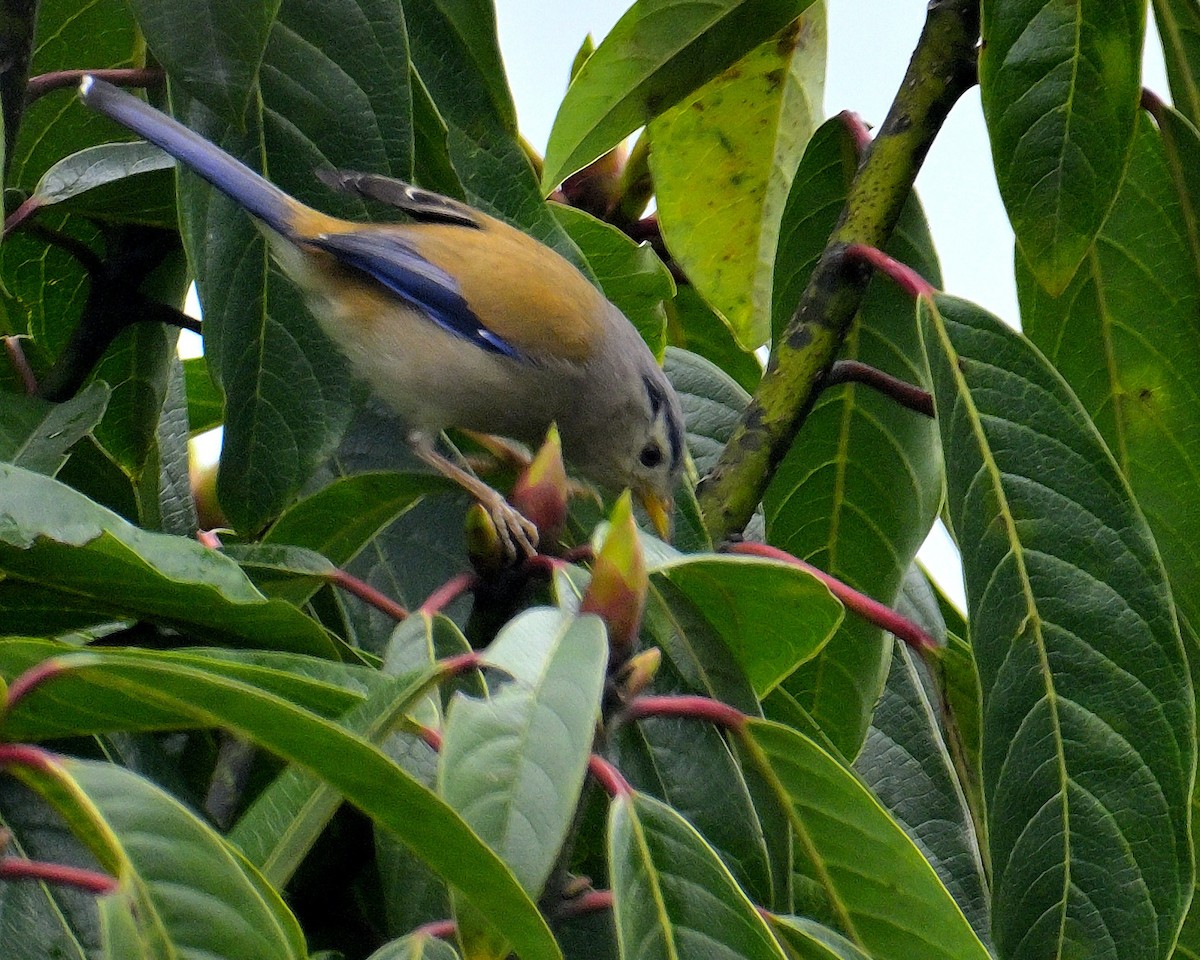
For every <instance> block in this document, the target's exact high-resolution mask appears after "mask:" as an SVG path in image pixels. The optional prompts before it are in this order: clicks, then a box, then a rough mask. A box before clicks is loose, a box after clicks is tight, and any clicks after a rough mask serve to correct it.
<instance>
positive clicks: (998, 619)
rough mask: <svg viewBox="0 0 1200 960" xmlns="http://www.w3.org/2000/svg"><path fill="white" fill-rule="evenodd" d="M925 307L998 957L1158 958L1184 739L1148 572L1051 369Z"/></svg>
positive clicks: (1176, 830) (1169, 939) (1147, 553)
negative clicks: (964, 626) (966, 626)
mask: <svg viewBox="0 0 1200 960" xmlns="http://www.w3.org/2000/svg"><path fill="white" fill-rule="evenodd" d="M919 305H920V312H921V314H922V326H923V332H924V335H925V341H926V345H927V349H928V352H929V359H930V366H931V368H932V370H933V377H934V399H935V402H936V406H937V410H938V414H939V427H940V429H941V434H942V445H943V449H944V453H945V461H946V464H947V471H946V483H947V498H946V499H947V504H948V506H949V514H950V518H951V520H952V522H953V528H954V532H955V534H956V537H955V539H956V541H957V542H958V544H959V546H960V548H961V550H962V555H963V568H964V572H965V579H966V584H967V598H968V606H969V610H970V622H971V629H972V637H971V641H972V647H973V649H974V652H975V659H976V663H977V664H978V667H979V674H980V684H981V687H982V690H983V783H984V795H985V801H986V803H987V809H988V825H989V830H988V833H989V838H990V845H991V862H992V869H993V901H992V933H993V936H994V937H995V942H996V947H997V950H998V951H999V953H1000V955H1001V956H1019V955H1022V954H1027V953H1028V952H1029V951H1031V950H1037V951H1041V950H1042V949H1043V948H1044V946H1045V945H1046V944H1050V943H1055V944H1058V948H1057V950H1056V952H1058V953H1059V954H1060V955H1067V954H1078V955H1080V956H1096V955H1103V954H1107V955H1110V956H1121V957H1161V956H1164V955H1165V954H1166V953H1167V951H1168V949H1169V947H1170V945H1171V944H1172V943H1173V942H1174V939H1175V934H1176V931H1177V930H1178V928H1179V923H1180V921H1181V920H1182V918H1183V913H1184V910H1185V908H1186V905H1187V902H1188V900H1189V899H1190V897H1191V892H1192V869H1193V865H1192V848H1191V842H1190V838H1189V831H1188V819H1189V801H1190V799H1191V788H1192V771H1193V769H1194V765H1195V760H1196V757H1195V751H1196V746H1195V701H1194V698H1193V692H1192V687H1191V682H1190V676H1189V672H1188V664H1187V659H1186V657H1185V654H1184V650H1183V645H1182V643H1181V641H1180V637H1179V630H1178V627H1177V625H1176V621H1175V613H1174V608H1173V607H1172V604H1171V594H1170V590H1169V588H1168V586H1167V580H1166V574H1165V572H1164V570H1163V568H1162V562H1161V560H1160V559H1159V556H1158V552H1157V550H1156V548H1155V545H1154V541H1153V539H1152V537H1151V535H1150V531H1149V529H1148V528H1147V526H1146V522H1145V520H1143V519H1142V515H1141V513H1140V512H1139V511H1138V509H1137V506H1136V505H1135V503H1134V501H1133V497H1132V495H1131V493H1130V491H1129V488H1128V487H1127V486H1126V484H1125V482H1124V480H1123V479H1122V478H1121V476H1120V474H1119V472H1118V469H1117V465H1116V463H1114V462H1113V459H1112V455H1111V454H1110V453H1109V452H1108V450H1107V449H1106V448H1105V446H1104V443H1103V441H1102V440H1101V438H1100V435H1099V433H1097V431H1096V428H1095V426H1094V425H1093V424H1092V422H1091V421H1090V420H1089V419H1088V417H1087V414H1086V413H1085V412H1084V410H1083V408H1082V407H1081V406H1080V404H1079V401H1078V400H1077V399H1076V398H1075V397H1074V395H1073V394H1072V393H1071V391H1070V389H1069V388H1068V387H1067V385H1066V384H1065V383H1064V382H1063V381H1062V379H1061V378H1060V377H1059V375H1058V374H1057V373H1056V372H1055V371H1054V369H1053V368H1052V367H1051V366H1050V365H1049V363H1047V361H1046V360H1045V358H1044V357H1042V356H1041V355H1040V354H1039V353H1038V352H1037V351H1036V350H1035V349H1033V348H1032V347H1031V346H1030V345H1029V344H1028V342H1027V341H1025V340H1024V339H1023V338H1022V337H1021V336H1020V335H1019V334H1017V333H1015V332H1013V331H1011V330H1009V329H1008V328H1007V327H1005V326H1004V324H1003V323H1001V322H1000V321H999V320H997V319H996V318H995V317H992V316H990V315H989V314H987V313H985V312H984V311H983V310H981V309H979V308H978V307H975V306H973V305H971V304H968V303H965V302H963V301H960V300H955V299H953V298H950V297H946V296H939V297H937V299H936V301H933V302H930V301H927V300H925V299H922V300H921V301H920V302H919ZM1118 678H1119V679H1118Z"/></svg>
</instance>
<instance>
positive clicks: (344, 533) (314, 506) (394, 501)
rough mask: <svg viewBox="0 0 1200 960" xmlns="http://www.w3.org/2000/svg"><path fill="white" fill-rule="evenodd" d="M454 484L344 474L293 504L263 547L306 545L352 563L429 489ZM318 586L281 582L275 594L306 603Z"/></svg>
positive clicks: (333, 560) (419, 476)
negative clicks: (364, 548)
mask: <svg viewBox="0 0 1200 960" xmlns="http://www.w3.org/2000/svg"><path fill="white" fill-rule="evenodd" d="M450 488H451V483H450V481H448V480H446V478H444V477H441V476H437V475H433V474H428V473H398V472H387V473H384V472H377V473H360V474H355V475H354V476H351V477H339V478H337V479H335V480H334V481H333V482H332V483H329V484H328V485H326V486H324V487H322V488H321V489H320V490H318V491H317V492H316V493H314V494H312V495H311V496H308V497H305V498H304V499H303V500H300V501H299V502H298V503H295V504H293V505H292V506H291V507H289V508H288V509H287V510H286V511H285V512H284V513H283V514H282V516H280V518H279V519H278V520H277V521H276V522H275V523H274V525H272V527H271V529H270V530H268V531H267V533H266V534H265V535H264V537H263V538H262V544H263V546H273V545H281V544H286V545H289V546H295V547H304V548H306V549H308V550H311V551H314V552H315V553H318V554H320V555H321V556H322V557H323V558H325V559H326V560H327V561H328V562H329V563H330V564H332V565H333V566H335V567H342V566H345V565H346V564H348V563H350V561H351V560H353V559H354V558H355V557H356V556H357V555H358V553H359V551H360V550H362V549H363V547H365V546H366V545H367V544H368V543H370V542H371V541H372V540H373V539H374V538H375V537H376V536H377V535H378V534H379V533H380V531H381V530H383V529H384V528H385V527H386V526H388V525H389V524H390V523H392V522H393V521H394V520H396V518H397V517H402V516H403V515H404V514H405V513H407V512H408V511H409V510H411V509H412V508H413V506H415V505H416V504H417V503H418V502H420V500H421V498H422V497H423V496H425V495H426V494H428V493H435V492H439V491H443V490H447V489H450ZM316 586H317V585H314V584H311V583H310V584H308V585H305V584H304V583H293V584H291V585H287V584H277V585H275V586H274V587H273V589H272V595H274V596H282V597H286V598H287V599H288V600H290V601H291V602H292V603H295V604H301V603H303V602H304V601H306V600H307V599H308V598H309V597H311V596H312V594H313V593H314V592H315V590H316Z"/></svg>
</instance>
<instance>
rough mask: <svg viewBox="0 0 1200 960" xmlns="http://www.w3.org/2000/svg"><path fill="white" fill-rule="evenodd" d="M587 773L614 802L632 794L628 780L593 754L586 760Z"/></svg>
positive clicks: (601, 758)
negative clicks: (618, 798)
mask: <svg viewBox="0 0 1200 960" xmlns="http://www.w3.org/2000/svg"><path fill="white" fill-rule="evenodd" d="M588 772H589V773H591V775H592V776H593V777H595V778H596V781H597V782H598V783H599V784H600V786H602V787H603V788H604V792H605V793H607V794H608V795H609V796H610V797H612V798H613V799H614V800H615V799H616V798H617V797H627V796H629V795H630V794H632V793H633V787H631V786H630V785H629V781H628V780H626V779H625V778H624V777H623V776H621V771H620V770H618V769H617V768H616V767H614V766H613V765H612V764H611V763H609V762H608V761H607V760H605V759H604V758H603V757H602V756H600V755H599V754H597V753H593V754H592V755H591V757H589V758H588Z"/></svg>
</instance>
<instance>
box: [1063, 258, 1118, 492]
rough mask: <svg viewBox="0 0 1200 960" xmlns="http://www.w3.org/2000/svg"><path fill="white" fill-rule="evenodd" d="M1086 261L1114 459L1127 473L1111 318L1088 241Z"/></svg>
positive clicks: (1098, 268)
mask: <svg viewBox="0 0 1200 960" xmlns="http://www.w3.org/2000/svg"><path fill="white" fill-rule="evenodd" d="M1087 263H1088V269H1089V270H1090V271H1091V274H1092V286H1094V287H1095V288H1096V306H1097V308H1098V310H1099V313H1100V339H1101V341H1102V342H1103V343H1104V364H1105V367H1106V369H1107V370H1108V395H1109V398H1110V399H1111V401H1112V405H1113V430H1114V431H1115V433H1116V441H1117V443H1116V446H1117V451H1116V455H1117V461H1118V462H1119V463H1120V464H1121V472H1122V473H1124V474H1125V475H1126V476H1128V475H1129V451H1128V449H1127V448H1126V446H1125V414H1124V411H1123V410H1122V397H1121V392H1120V383H1121V378H1120V373H1119V371H1118V364H1117V356H1116V350H1115V349H1114V347H1113V337H1112V330H1113V323H1114V321H1113V316H1112V311H1111V310H1109V308H1108V297H1107V296H1106V294H1105V290H1104V279H1103V276H1104V275H1103V273H1102V272H1101V269H1100V258H1099V255H1098V254H1097V253H1096V244H1092V248H1091V250H1089V251H1088V255H1087ZM1064 326H1065V325H1064Z"/></svg>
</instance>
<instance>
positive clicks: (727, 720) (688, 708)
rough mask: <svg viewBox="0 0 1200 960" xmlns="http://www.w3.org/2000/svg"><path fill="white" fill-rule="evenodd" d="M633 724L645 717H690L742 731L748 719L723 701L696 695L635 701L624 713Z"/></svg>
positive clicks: (637, 698) (645, 698) (646, 698)
mask: <svg viewBox="0 0 1200 960" xmlns="http://www.w3.org/2000/svg"><path fill="white" fill-rule="evenodd" d="M624 716H625V718H626V719H629V720H640V719H641V718H642V717H688V718H690V719H692V720H707V721H708V722H709V723H715V724H716V725H717V726H719V727H724V728H725V729H727V730H739V729H741V727H742V726H743V725H744V724H745V722H746V715H745V714H744V713H742V711H741V710H738V709H736V708H734V707H731V706H729V705H728V704H725V703H722V702H721V701H720V700H713V699H711V698H710V697H700V696H694V695H680V696H649V697H635V698H634V699H633V700H632V701H631V702H630V703H629V705H628V706H627V707H626V708H625V710H624Z"/></svg>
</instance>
